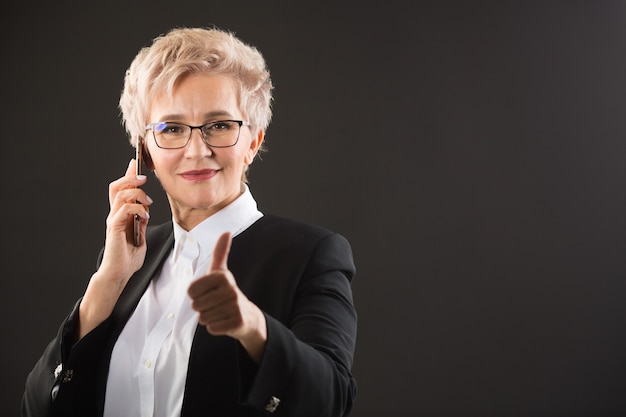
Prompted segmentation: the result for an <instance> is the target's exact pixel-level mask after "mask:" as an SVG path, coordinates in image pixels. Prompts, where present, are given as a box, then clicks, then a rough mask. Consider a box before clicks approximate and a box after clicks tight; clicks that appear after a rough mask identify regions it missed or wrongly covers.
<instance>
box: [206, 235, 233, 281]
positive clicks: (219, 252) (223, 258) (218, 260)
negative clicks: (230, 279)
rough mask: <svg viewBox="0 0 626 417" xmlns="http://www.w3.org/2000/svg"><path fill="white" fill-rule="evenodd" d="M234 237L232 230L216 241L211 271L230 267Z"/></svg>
mask: <svg viewBox="0 0 626 417" xmlns="http://www.w3.org/2000/svg"><path fill="white" fill-rule="evenodd" d="M231 241H232V239H231V237H230V232H225V233H223V234H222V235H221V236H220V237H219V238H218V239H217V243H215V247H214V248H213V259H212V260H211V269H210V270H209V272H211V271H216V270H225V269H228V265H227V262H228V253H229V252H230V243H231Z"/></svg>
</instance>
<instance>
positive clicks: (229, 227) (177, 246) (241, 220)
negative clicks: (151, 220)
mask: <svg viewBox="0 0 626 417" xmlns="http://www.w3.org/2000/svg"><path fill="white" fill-rule="evenodd" d="M243 188H244V192H243V193H242V194H241V195H240V196H239V197H237V199H236V200H235V201H233V202H232V203H230V204H229V205H228V206H226V207H224V208H223V209H221V210H220V211H218V212H217V213H215V214H213V215H211V216H210V217H207V218H206V219H204V220H203V221H202V222H201V223H199V224H198V225H197V226H196V227H194V228H193V229H191V230H190V231H188V232H187V231H186V230H185V229H183V228H182V227H180V226H179V225H178V224H177V223H176V222H175V221H173V222H172V223H173V224H174V260H176V259H177V258H178V254H179V253H180V251H181V250H182V248H183V245H184V244H185V242H187V241H190V242H197V244H198V245H199V247H200V253H201V254H202V255H206V254H211V253H213V247H214V246H215V242H217V239H218V238H219V237H220V236H221V235H222V234H223V233H224V232H230V233H231V235H232V237H235V236H237V235H238V234H239V233H241V232H242V231H243V230H245V229H246V228H247V227H248V226H250V225H251V224H252V223H254V222H255V221H256V220H257V219H258V218H259V217H261V216H262V215H263V214H262V213H261V212H260V211H259V210H258V209H257V203H256V200H255V199H254V197H253V196H252V193H251V192H250V189H249V187H248V185H247V184H245V183H244V184H243Z"/></svg>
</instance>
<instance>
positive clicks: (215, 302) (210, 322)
mask: <svg viewBox="0 0 626 417" xmlns="http://www.w3.org/2000/svg"><path fill="white" fill-rule="evenodd" d="M231 241H232V238H231V235H230V233H229V232H226V233H224V234H222V235H221V236H220V237H219V239H218V240H217V243H216V244H215V248H214V249H213V259H212V260H211V266H210V268H209V270H208V272H207V274H206V275H204V276H202V277H200V278H198V279H197V280H195V281H194V282H192V283H191V284H190V285H189V288H188V289H187V293H188V294H189V297H190V298H191V307H192V308H193V309H194V310H196V311H197V312H198V322H199V323H200V324H202V325H204V326H205V327H206V329H207V331H208V332H209V333H210V334H212V335H214V336H230V337H232V338H234V339H237V340H239V342H240V343H241V344H242V346H243V347H244V349H246V351H247V352H248V354H249V355H250V357H251V358H252V359H253V360H255V361H256V362H257V363H258V362H260V360H261V357H262V356H263V352H264V350H265V343H266V341H267V327H266V322H265V315H264V314H263V312H262V311H261V310H260V309H259V307H257V306H256V304H254V303H252V302H251V301H250V300H249V299H248V297H246V295H245V294H244V293H243V292H242V291H241V290H240V289H239V287H238V286H237V282H236V281H235V277H234V276H233V274H232V273H231V272H230V270H229V269H228V254H229V252H230V245H231Z"/></svg>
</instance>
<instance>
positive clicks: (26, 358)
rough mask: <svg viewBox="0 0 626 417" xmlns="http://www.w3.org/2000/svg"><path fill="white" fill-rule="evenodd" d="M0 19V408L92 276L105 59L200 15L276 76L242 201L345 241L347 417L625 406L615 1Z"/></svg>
mask: <svg viewBox="0 0 626 417" xmlns="http://www.w3.org/2000/svg"><path fill="white" fill-rule="evenodd" d="M103 3H104V2H103ZM2 8H3V10H2V14H1V18H0V19H1V23H2V24H1V27H0V30H1V33H2V70H3V77H2V84H3V85H2V94H1V95H0V96H1V97H2V102H3V108H2V110H3V111H2V121H1V122H0V123H1V125H2V126H3V127H4V129H2V139H1V140H2V142H1V143H2V145H3V146H2V154H1V155H2V157H1V159H2V164H0V166H1V169H2V175H1V177H0V178H1V181H2V184H1V185H2V193H3V203H2V213H1V216H2V229H3V245H2V250H1V252H0V253H1V254H2V262H1V264H0V265H1V268H2V269H1V272H0V274H1V276H2V281H3V285H2V287H3V294H4V301H3V302H2V303H1V304H0V308H1V310H0V313H1V316H0V317H2V319H3V322H4V323H5V325H4V326H3V332H2V355H1V357H2V359H1V360H2V363H1V366H2V368H1V369H2V370H3V379H4V383H3V389H2V398H1V401H0V414H1V415H3V416H9V415H17V414H18V407H19V400H20V396H21V392H22V389H23V384H24V380H25V378H26V375H27V373H28V371H29V370H30V368H31V367H32V365H33V364H34V363H35V361H36V360H37V358H38V357H39V355H40V354H41V352H42V351H43V349H44V347H45V345H46V344H47V342H48V340H49V339H50V338H52V337H53V335H54V334H55V332H56V330H57V326H58V324H59V323H60V322H61V320H62V319H63V318H64V316H65V315H66V314H67V313H68V311H69V310H70V308H71V307H72V305H73V303H74V302H75V300H76V299H77V297H79V296H80V295H81V294H82V292H83V290H84V288H85V285H86V283H87V280H88V279H89V277H90V275H91V273H92V272H93V268H94V264H95V259H96V255H97V252H98V250H99V248H100V246H101V245H102V243H103V237H104V220H105V217H106V214H107V211H108V202H107V186H108V183H109V182H110V181H111V180H113V179H115V178H117V177H118V176H120V175H122V173H123V172H124V169H125V167H126V164H127V162H128V160H129V159H130V158H131V157H132V155H133V153H132V148H131V147H130V145H128V144H127V142H126V138H125V135H124V132H123V130H122V128H121V125H120V119H119V115H118V109H117V100H118V98H119V93H120V90H121V88H122V79H123V76H124V71H125V70H126V68H127V66H128V65H129V63H130V61H131V60H132V59H133V57H134V55H135V54H136V53H137V51H138V50H139V48H141V47H143V46H145V45H148V44H149V43H150V42H151V40H152V38H153V37H155V36H156V35H158V34H160V33H163V32H165V31H167V30H168V29H170V28H171V27H174V26H207V25H210V24H216V25H218V26H220V27H222V28H225V29H230V30H232V31H234V32H236V33H237V34H238V35H239V36H240V37H241V38H242V39H244V40H245V41H247V42H249V43H252V44H254V45H256V46H257V47H259V48H260V50H261V51H262V52H263V53H264V55H265V57H266V58H267V61H268V64H269V66H270V69H271V71H272V75H273V79H274V82H275V84H276V100H275V106H274V110H275V117H274V120H273V122H272V124H271V126H270V128H269V130H268V132H267V133H268V135H267V144H268V146H269V152H268V153H266V154H265V155H264V156H263V159H262V160H261V161H258V162H257V163H255V165H254V166H253V168H252V171H251V188H252V190H253V192H254V195H255V196H256V198H257V200H258V201H259V203H260V206H261V208H262V210H263V211H265V212H268V213H269V212H273V213H276V214H281V215H285V216H289V217H294V218H298V219H301V220H305V221H308V222H312V223H318V224H322V225H325V226H327V227H329V228H331V229H334V230H335V231H337V232H340V233H342V234H344V235H345V236H346V237H348V239H349V240H350V241H351V243H352V245H353V249H354V254H355V259H356V263H357V267H358V274H357V277H356V280H355V282H354V296H355V301H356V305H357V308H358V311H359V319H360V321H359V335H358V346H357V352H356V360H355V364H354V374H355V375H356V377H357V378H358V382H359V393H358V399H357V403H356V408H355V410H354V413H353V414H352V415H353V416H360V417H370V416H372V417H374V416H433V417H434V416H446V417H447V416H450V417H452V416H507V417H510V416H617V415H625V414H626V400H625V392H626V356H625V352H626V331H625V330H626V329H625V325H626V306H625V299H626V297H625V296H626V281H625V272H626V263H625V259H626V257H625V256H624V254H625V249H626V230H625V223H624V217H625V216H624V213H625V209H626V201H625V198H624V197H625V194H624V190H625V189H626V172H625V169H624V167H625V162H626V140H625V137H626V126H625V124H624V120H625V118H624V115H625V112H626V106H625V104H626V24H625V23H626V2H624V1H570V2H565V1H563V2H555V1H517V2H500V1H493V2H471V1H457V2H450V1H448V2H435V1H433V2H423V1H422V2H420V1H416V2H414V1H407V2H404V3H396V2H393V1H385V2H378V3H376V4H372V5H367V4H366V2H356V1H352V2H341V1H337V2H308V3H301V2H297V1H296V2H289V1H282V2H276V1H256V2H253V1H250V2H243V1H220V2H214V1H177V2H165V1H147V0H143V1H134V2H131V1H128V2H121V1H109V2H106V5H94V3H92V2H76V3H75V4H72V5H70V4H69V3H63V2H41V4H32V3H31V2H20V3H15V4H13V5H11V6H10V7H9V6H8V5H4V6H2ZM148 189H149V190H150V191H149V192H150V194H151V196H152V197H153V198H154V199H155V200H156V203H155V204H154V205H153V209H152V210H153V211H152V214H153V219H152V221H153V222H155V223H156V222H158V221H161V220H166V219H167V218H168V216H169V215H168V210H167V204H166V200H165V198H164V196H163V195H162V193H161V191H160V189H159V187H158V185H157V184H156V180H155V179H154V178H151V185H150V186H149V187H148ZM268 244H270V242H268Z"/></svg>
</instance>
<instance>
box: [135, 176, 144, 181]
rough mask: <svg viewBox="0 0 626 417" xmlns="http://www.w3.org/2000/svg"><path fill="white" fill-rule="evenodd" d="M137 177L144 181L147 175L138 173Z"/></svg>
mask: <svg viewBox="0 0 626 417" xmlns="http://www.w3.org/2000/svg"><path fill="white" fill-rule="evenodd" d="M137 179H138V180H140V181H143V180H145V179H146V176H145V175H137Z"/></svg>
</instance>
